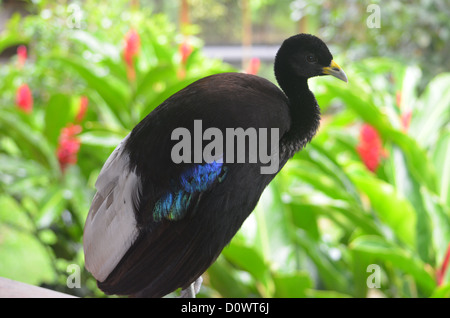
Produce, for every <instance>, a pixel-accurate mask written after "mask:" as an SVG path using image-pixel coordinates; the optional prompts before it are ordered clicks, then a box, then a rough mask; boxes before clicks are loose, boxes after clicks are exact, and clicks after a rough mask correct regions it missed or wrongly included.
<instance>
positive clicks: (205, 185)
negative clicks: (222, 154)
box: [153, 160, 227, 221]
mask: <svg viewBox="0 0 450 318" xmlns="http://www.w3.org/2000/svg"><path fill="white" fill-rule="evenodd" d="M226 172H227V168H226V167H223V162H222V160H220V161H213V162H211V163H205V164H202V165H200V164H199V165H195V166H193V167H191V168H189V169H187V170H186V171H184V172H183V173H182V174H181V175H180V178H179V180H176V181H175V180H173V185H172V190H171V191H170V192H168V193H167V194H166V195H164V196H162V197H161V198H160V199H159V200H158V201H157V202H156V204H155V207H154V209H153V219H154V220H155V221H161V220H162V219H163V218H165V219H168V220H172V221H176V220H180V219H182V218H183V216H184V215H185V213H186V212H187V211H188V209H189V207H190V205H191V203H192V202H191V201H192V199H193V198H194V197H195V196H196V195H198V194H200V193H201V192H204V191H206V190H208V189H209V188H210V187H211V186H212V185H213V184H214V182H222V181H223V179H224V178H225V176H226Z"/></svg>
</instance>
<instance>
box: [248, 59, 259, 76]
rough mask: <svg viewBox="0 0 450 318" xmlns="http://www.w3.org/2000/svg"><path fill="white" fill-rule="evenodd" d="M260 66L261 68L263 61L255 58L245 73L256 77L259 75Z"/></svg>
mask: <svg viewBox="0 0 450 318" xmlns="http://www.w3.org/2000/svg"><path fill="white" fill-rule="evenodd" d="M260 66H261V60H260V59H259V58H257V57H254V58H252V59H251V60H250V63H249V64H248V67H247V69H246V70H245V73H247V74H253V75H256V74H258V71H259V67H260Z"/></svg>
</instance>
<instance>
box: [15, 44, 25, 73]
mask: <svg viewBox="0 0 450 318" xmlns="http://www.w3.org/2000/svg"><path fill="white" fill-rule="evenodd" d="M26 60H27V47H26V46H25V45H19V47H18V48H17V64H18V65H19V68H22V67H23V66H24V65H25V61H26Z"/></svg>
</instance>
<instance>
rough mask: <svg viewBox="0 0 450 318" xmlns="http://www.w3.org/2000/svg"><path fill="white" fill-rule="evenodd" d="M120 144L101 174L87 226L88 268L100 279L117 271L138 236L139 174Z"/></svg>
mask: <svg viewBox="0 0 450 318" xmlns="http://www.w3.org/2000/svg"><path fill="white" fill-rule="evenodd" d="M127 139H128V136H127V137H125V139H124V140H122V142H121V143H120V144H119V145H118V146H117V148H116V149H115V150H114V151H113V153H112V154H111V156H110V157H109V158H108V160H107V161H106V163H105V165H104V166H103V168H102V170H101V171H100V174H99V176H98V179H97V182H96V184H95V187H96V189H97V193H96V194H95V196H94V199H93V201H92V205H91V208H90V210H89V214H88V217H87V219H86V224H85V227H84V235H83V245H84V256H85V266H86V269H87V270H88V271H89V272H91V273H92V275H93V276H94V277H95V278H96V279H97V280H98V281H100V282H102V281H104V280H105V279H106V278H107V277H108V275H109V274H110V273H111V272H112V271H113V270H114V268H115V267H116V265H117V264H118V263H119V261H120V260H121V259H122V257H123V256H124V255H125V253H126V252H127V250H128V249H129V248H130V247H131V245H132V244H133V242H134V241H135V240H136V238H137V236H138V230H137V228H136V219H135V216H134V211H133V198H137V197H138V195H137V194H138V193H139V191H140V189H139V187H140V186H139V185H140V182H139V181H140V180H139V177H138V176H137V175H136V174H135V173H134V172H133V171H130V169H129V165H128V162H129V156H128V154H127V153H126V151H124V148H123V145H124V143H125V142H126V140H127Z"/></svg>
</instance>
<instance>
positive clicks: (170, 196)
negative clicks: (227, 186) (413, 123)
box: [83, 136, 226, 281]
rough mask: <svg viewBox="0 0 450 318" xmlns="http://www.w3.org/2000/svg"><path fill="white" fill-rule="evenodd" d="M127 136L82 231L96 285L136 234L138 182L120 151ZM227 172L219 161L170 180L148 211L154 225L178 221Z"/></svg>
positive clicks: (105, 174)
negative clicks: (164, 220) (161, 222)
mask: <svg viewBox="0 0 450 318" xmlns="http://www.w3.org/2000/svg"><path fill="white" fill-rule="evenodd" d="M128 138H129V136H127V137H126V138H125V139H124V140H123V141H122V142H121V143H120V144H119V146H117V148H116V149H115V150H114V151H113V153H112V154H111V156H110V157H109V158H108V160H107V161H106V163H105V165H104V166H103V168H102V170H101V172H100V174H99V177H98V179H97V182H96V184H95V186H96V189H97V193H96V194H95V196H94V199H93V202H92V205H91V208H90V211H89V215H88V218H87V220H86V225H85V229H84V237H83V240H84V252H85V261H86V268H87V269H88V271H89V272H91V273H92V274H93V276H94V277H95V278H96V279H97V280H98V281H104V280H105V279H106V278H107V277H108V275H109V274H110V273H111V272H112V271H113V270H114V268H115V267H116V265H117V264H118V263H119V261H120V260H121V259H122V257H123V256H124V255H125V253H126V252H127V251H128V249H129V248H130V247H131V246H132V244H133V243H134V242H135V241H136V239H137V237H138V235H139V226H138V224H137V221H136V210H135V209H136V207H137V208H139V204H140V201H141V199H142V198H143V196H142V195H141V188H142V182H141V180H140V177H139V176H138V175H137V174H136V173H135V171H133V170H132V169H130V165H129V154H128V152H127V151H126V150H125V149H124V144H125V143H126V142H127V140H128ZM225 174H226V167H223V163H222V161H214V162H212V163H204V164H196V165H191V166H189V167H187V168H185V169H184V170H183V171H182V172H181V174H180V176H179V178H176V179H173V180H170V181H171V182H170V183H171V187H170V188H169V189H167V190H166V191H165V192H164V193H163V194H162V195H161V196H160V197H159V198H157V199H158V200H157V201H156V203H155V204H154V207H153V211H147V213H148V214H150V215H151V217H152V219H153V223H154V222H159V221H161V220H162V219H166V220H170V221H177V220H180V219H182V218H183V217H184V216H185V215H186V214H187V212H188V211H190V210H193V209H195V206H196V205H197V203H198V200H199V199H200V197H201V193H202V192H204V191H207V190H208V189H209V188H210V187H211V186H212V185H213V184H214V183H215V182H216V181H221V180H223V178H224V177H225ZM156 187H157V186H156Z"/></svg>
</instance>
